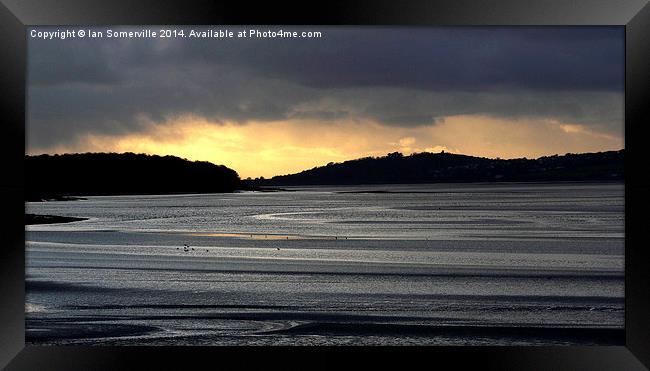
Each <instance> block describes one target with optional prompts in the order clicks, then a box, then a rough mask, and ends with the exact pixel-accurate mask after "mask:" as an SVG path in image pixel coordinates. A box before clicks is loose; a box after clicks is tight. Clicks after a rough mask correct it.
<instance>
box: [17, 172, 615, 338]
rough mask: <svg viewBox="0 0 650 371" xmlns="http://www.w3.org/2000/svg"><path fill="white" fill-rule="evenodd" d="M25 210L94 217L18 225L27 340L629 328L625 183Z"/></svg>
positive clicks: (344, 190)
mask: <svg viewBox="0 0 650 371" xmlns="http://www.w3.org/2000/svg"><path fill="white" fill-rule="evenodd" d="M26 209H27V212H29V213H33V214H46V215H60V216H73V217H83V218H88V219H87V220H84V221H79V222H72V223H64V224H49V225H33V226H27V227H26V304H25V310H26V340H27V342H28V343H32V344H97V345H102V344H106V345H140V344H141V345H258V344H259V345H294V344H295V345H303V344H323V345H325V344H327V345H332V344H336V345H363V344H389V345H401V344H433V345H483V344H486V345H546V344H622V343H623V328H624V186H623V184H622V183H600V184H599V183H548V184H445V185H441V184H438V185H389V186H385V185H382V186H377V185H374V186H352V187H302V188H290V189H288V190H286V191H280V192H241V193H232V194H199V195H196V194H193V195H160V196H110V197H108V196H104V197H88V198H87V199H86V200H79V201H62V202H38V203H27V205H26ZM185 245H187V246H188V247H185ZM186 250H187V251H186Z"/></svg>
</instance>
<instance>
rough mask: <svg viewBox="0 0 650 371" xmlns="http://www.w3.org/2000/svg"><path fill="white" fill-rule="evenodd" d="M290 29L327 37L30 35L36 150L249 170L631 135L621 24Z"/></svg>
mask: <svg viewBox="0 0 650 371" xmlns="http://www.w3.org/2000/svg"><path fill="white" fill-rule="evenodd" d="M59 28H60V27H59ZM185 28H186V29H189V28H190V27H185ZM219 28H221V29H226V28H227V29H229V30H233V31H235V32H236V31H238V30H240V29H250V28H251V27H240V28H237V27H212V29H219ZM259 28H261V29H267V28H268V27H259ZM46 29H47V30H56V29H57V28H56V27H52V28H43V27H41V28H38V30H46ZM97 29H99V30H105V29H106V28H97ZM112 29H113V30H118V29H119V30H122V29H127V28H117V27H114V28H112ZM133 29H134V30H139V29H142V28H141V27H140V28H133ZM195 29H199V28H198V27H195ZM273 29H279V27H273ZM284 29H290V28H287V27H284ZM293 29H296V30H299V31H302V30H317V31H321V32H322V33H323V36H322V37H321V38H318V39H240V38H234V39H66V40H60V39H59V40H57V39H54V40H40V39H31V38H28V40H29V54H28V106H27V110H28V117H27V152H28V153H29V154H40V153H69V152H100V151H101V152H137V153H150V154H161V155H166V154H171V155H176V156H180V157H184V158H188V159H191V160H206V161H211V162H214V163H217V164H224V165H226V166H228V167H231V168H233V169H235V170H236V171H237V172H238V173H239V174H240V176H241V177H243V178H245V177H249V176H250V177H258V176H264V177H270V176H273V175H281V174H288V173H294V172H298V171H301V170H304V169H308V168H312V167H314V166H319V165H324V164H327V163H328V162H332V161H334V162H340V161H344V160H348V159H354V158H359V157H364V156H380V155H385V154H387V153H389V152H394V151H400V152H402V153H405V154H409V153H413V152H422V151H431V152H440V151H441V150H444V151H447V152H455V153H463V154H470V155H477V156H486V157H501V158H515V157H529V158H531V157H538V156H542V155H552V154H556V153H557V154H564V153H567V152H573V153H579V152H595V151H603V150H617V149H621V148H623V147H624V142H623V107H624V106H623V104H624V96H623V82H624V81H623V80H624V79H623V76H624V43H623V41H624V39H623V37H624V30H623V28H622V27H564V28H557V27H542V28H525V27H516V28H495V27H489V28H477V27H470V28H401V27H382V28H376V27H375V28H369V27H358V28H341V27H314V26H311V27H294V28H293Z"/></svg>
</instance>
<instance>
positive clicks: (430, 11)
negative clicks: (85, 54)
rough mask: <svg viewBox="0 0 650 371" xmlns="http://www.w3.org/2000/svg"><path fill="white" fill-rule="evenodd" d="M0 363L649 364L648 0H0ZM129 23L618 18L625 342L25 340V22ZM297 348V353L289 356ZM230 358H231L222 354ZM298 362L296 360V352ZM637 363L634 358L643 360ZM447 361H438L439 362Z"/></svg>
mask: <svg viewBox="0 0 650 371" xmlns="http://www.w3.org/2000/svg"><path fill="white" fill-rule="evenodd" d="M0 2H1V3H2V4H0V55H1V57H0V64H1V65H2V68H1V69H0V86H1V92H2V93H1V94H0V102H1V103H0V107H2V113H3V114H2V134H1V135H0V140H1V143H0V151H1V155H0V158H1V159H2V170H1V171H2V176H1V177H0V197H1V198H2V200H1V203H0V205H2V214H4V215H5V216H7V218H6V221H4V222H3V223H0V239H1V241H2V244H1V245H0V318H1V320H0V323H1V329H0V366H2V367H5V366H6V369H7V370H23V369H34V370H52V369H55V370H58V369H62V370H82V369H83V370H89V369H106V370H109V369H110V370H115V369H139V368H146V369H185V368H187V367H188V362H189V363H195V362H197V361H198V362H206V363H205V364H204V365H205V366H206V368H207V367H209V368H220V367H225V365H226V364H231V365H232V366H231V367H248V366H251V365H252V364H254V363H257V364H259V365H262V366H265V367H266V366H267V365H270V364H272V363H276V364H277V365H279V366H281V367H287V368H311V367H316V368H323V367H328V368H329V367H335V366H338V365H340V364H343V363H345V364H348V363H349V361H347V360H345V361H344V360H343V359H342V358H340V357H339V356H341V355H345V356H351V357H352V358H353V359H354V361H357V362H362V364H363V365H364V366H365V367H371V366H374V365H382V366H387V367H390V366H396V367H404V366H405V365H407V360H409V361H410V360H412V359H415V360H417V361H421V362H424V363H423V364H424V365H426V366H436V365H442V364H443V362H444V363H446V364H447V365H450V366H453V368H467V367H474V368H476V367H480V368H484V369H499V370H510V369H512V370H515V369H516V370H523V369H534V370H643V369H646V367H650V351H648V350H649V349H650V319H649V317H650V305H649V303H650V289H649V287H650V273H649V272H650V262H649V260H648V253H647V247H646V245H647V244H646V243H644V238H643V237H644V236H643V233H644V232H645V230H646V229H647V225H648V223H647V222H646V220H647V219H646V215H645V213H646V210H647V206H648V199H649V197H648V194H649V191H650V182H649V181H648V176H647V175H646V164H645V143H644V141H645V140H647V138H648V131H649V129H648V125H650V108H649V107H650V105H649V104H647V102H650V69H649V65H650V63H649V58H648V56H649V54H650V47H649V46H650V42H648V40H650V6H649V5H648V1H647V0H629V1H626V2H618V1H602V0H572V1H570V0H539V1H522V0H519V1H517V0H499V1H496V0H482V1H481V0H460V1H459V0H456V1H454V0H445V1H435V2H434V1H426V0H411V1H402V2H398V1H377V0H375V1H371V0H363V1H354V2H353V1H347V2H317V3H315V2H302V3H292V2H278V1H269V2H264V3H259V4H255V3H250V2H234V1H229V2H226V1H219V2H216V1H171V2H163V1H138V2H135V1H116V0H113V1H100V0H86V1H83V0H58V1H34V0H0ZM140 24H151V25H154V24H155V25H159V24H285V25H433V26H452V25H453V26H466V25H473V26H485V25H501V26H504V25H507V26H510V25H535V26H539V25H620V26H623V27H625V35H626V52H625V53H626V62H625V65H626V72H625V147H626V155H625V157H626V160H625V213H626V215H625V276H626V278H625V338H626V341H625V346H619V347H423V348H422V347H416V348H381V349H378V348H354V349H350V348H334V349H333V348H327V347H325V348H323V347H317V348H271V349H269V348H227V347H208V348H203V347H202V348H195V347H182V348H177V347H173V348H170V347H88V346H64V347H55V346H49V347H45V346H27V347H26V346H25V328H24V316H25V314H24V273H25V268H24V261H25V260H24V248H25V245H24V237H25V235H24V232H25V230H24V223H23V222H24V220H23V219H24V207H25V203H24V197H23V187H24V169H23V161H24V154H25V112H26V111H25V91H26V90H25V89H26V87H25V81H26V58H27V56H26V50H27V48H26V35H25V30H26V26H38V25H140ZM298 356H307V357H308V358H307V359H306V360H301V359H300V358H299V357H298ZM225 362H234V363H225ZM303 362H307V363H303ZM644 365H645V366H644ZM448 367H449V366H448Z"/></svg>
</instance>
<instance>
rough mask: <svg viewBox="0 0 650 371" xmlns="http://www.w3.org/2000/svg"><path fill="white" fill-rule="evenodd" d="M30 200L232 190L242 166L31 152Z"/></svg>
mask: <svg viewBox="0 0 650 371" xmlns="http://www.w3.org/2000/svg"><path fill="white" fill-rule="evenodd" d="M25 182H26V183H25V184H26V185H25V188H26V189H25V199H26V200H27V201H39V200H45V199H66V198H68V196H71V195H118V194H166V193H212V192H232V191H234V190H237V189H243V187H244V185H243V184H242V182H241V180H240V179H239V175H238V174H237V172H236V171H234V170H232V169H229V168H227V167H225V166H223V165H215V164H212V163H209V162H202V161H189V160H185V159H182V158H179V157H175V156H156V155H145V154H134V153H123V154H117V153H75V154H64V155H38V156H25Z"/></svg>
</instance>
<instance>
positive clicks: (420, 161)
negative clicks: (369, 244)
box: [249, 150, 624, 186]
mask: <svg viewBox="0 0 650 371" xmlns="http://www.w3.org/2000/svg"><path fill="white" fill-rule="evenodd" d="M623 154H624V150H620V151H610V152H598V153H583V154H571V153H567V154H566V155H564V156H558V155H554V156H547V157H540V158H538V159H526V158H521V159H512V160H502V159H489V158H483V157H473V156H466V155H458V154H451V153H444V152H442V153H428V152H423V153H416V154H412V155H409V156H403V155H402V154H401V153H399V152H394V153H390V154H388V155H387V156H384V157H366V158H361V159H358V160H351V161H345V162H343V163H329V164H327V166H321V167H315V168H313V169H310V170H305V171H302V172H300V173H297V174H291V175H283V176H276V177H273V178H271V179H255V180H252V181H249V182H250V184H253V185H256V186H268V185H271V186H275V185H339V184H340V185H346V184H347V185H351V184H391V183H392V184H396V183H453V182H459V183H462V182H514V181H518V182H525V181H586V180H621V179H623Z"/></svg>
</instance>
